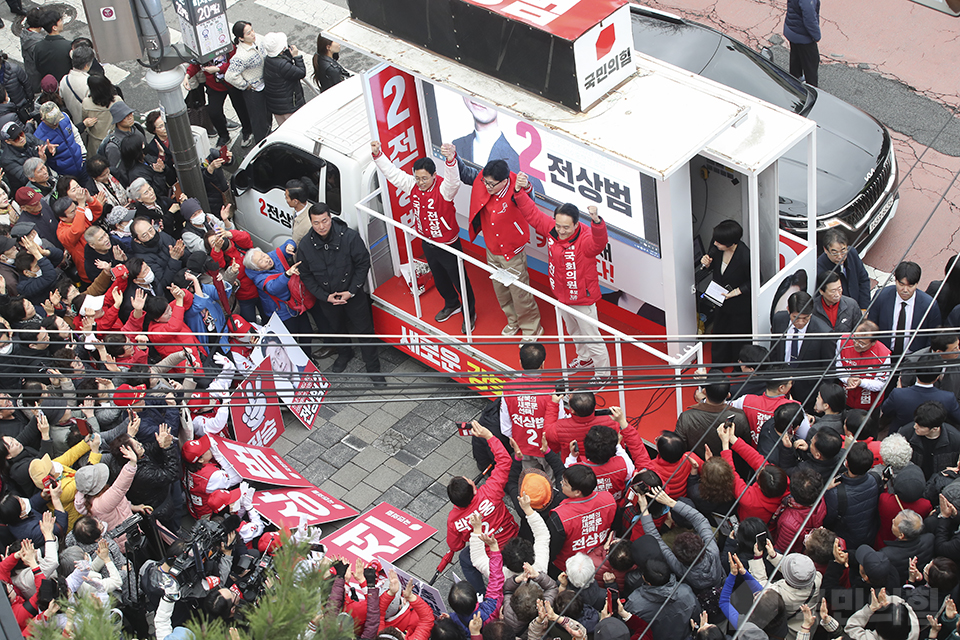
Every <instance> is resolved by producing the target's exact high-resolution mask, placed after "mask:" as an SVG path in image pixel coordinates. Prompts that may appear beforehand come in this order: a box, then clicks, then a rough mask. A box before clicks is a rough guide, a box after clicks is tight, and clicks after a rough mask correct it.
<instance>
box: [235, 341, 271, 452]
mask: <svg viewBox="0 0 960 640" xmlns="http://www.w3.org/2000/svg"><path fill="white" fill-rule="evenodd" d="M230 417H231V418H232V419H233V432H234V434H235V435H236V436H237V441H238V442H243V443H245V444H251V445H254V446H258V447H269V446H270V445H271V444H273V443H274V441H276V439H277V438H279V437H280V435H281V434H282V433H283V431H284V427H283V414H282V413H281V411H280V401H279V400H278V399H277V390H276V387H275V386H274V381H273V374H272V373H271V368H270V361H269V360H267V359H264V361H263V362H261V363H260V364H259V366H257V367H256V368H255V369H254V370H253V371H252V372H251V373H250V375H249V376H247V378H246V380H244V381H243V382H241V383H240V386H238V387H237V390H236V391H235V392H234V393H233V396H232V397H231V398H230Z"/></svg>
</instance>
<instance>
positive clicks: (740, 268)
mask: <svg viewBox="0 0 960 640" xmlns="http://www.w3.org/2000/svg"><path fill="white" fill-rule="evenodd" d="M742 238H743V227H741V226H740V225H739V224H738V223H737V222H734V221H733V220H724V221H723V222H721V223H720V224H718V225H717V226H716V227H714V228H713V246H712V247H710V251H709V252H708V253H707V255H705V256H703V258H701V259H700V263H701V264H702V265H703V266H704V267H712V268H713V281H714V282H716V283H717V284H719V285H720V286H722V287H723V288H725V289H726V290H727V293H726V296H725V298H726V299H725V300H724V302H723V305H721V306H720V307H719V308H717V311H716V313H715V314H714V316H713V333H714V335H721V336H722V335H730V334H746V335H747V336H748V337H747V338H737V339H728V340H723V339H721V340H715V341H713V343H711V347H710V353H711V357H710V361H711V362H713V363H715V364H716V365H717V366H720V367H730V366H733V365H735V364H736V362H737V359H738V356H739V354H740V348H741V347H742V346H743V345H745V344H749V343H751V342H752V340H750V339H749V335H750V334H751V333H753V321H752V317H753V316H752V312H753V309H752V305H751V304H750V249H749V248H748V247H747V245H745V244H744V243H742V242H741V239H742Z"/></svg>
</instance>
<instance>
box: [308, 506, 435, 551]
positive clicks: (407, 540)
mask: <svg viewBox="0 0 960 640" xmlns="http://www.w3.org/2000/svg"><path fill="white" fill-rule="evenodd" d="M436 532H437V530H436V529H434V528H433V527H431V526H430V525H428V524H426V523H425V522H421V521H420V520H417V519H416V518H414V517H413V516H411V515H410V514H408V513H404V512H403V511H400V509H397V508H396V507H394V506H391V505H389V504H387V503H386V502H381V503H380V504H378V505H377V506H375V507H374V508H373V509H370V511H367V512H366V513H364V514H363V515H361V516H360V517H358V518H357V519H356V520H354V521H353V522H351V523H350V524H348V525H346V526H345V527H341V528H340V529H337V530H336V531H334V532H333V533H331V534H330V535H329V536H327V537H326V538H324V539H323V540H321V541H320V542H321V543H323V544H324V545H326V547H327V556H328V557H334V556H342V557H344V558H347V559H348V561H349V562H353V561H354V560H356V559H357V558H360V559H362V560H363V561H364V562H370V561H371V560H373V559H374V558H376V557H380V558H383V559H384V560H389V561H390V562H396V560H397V558H401V557H403V556H404V555H406V554H407V553H410V552H411V551H413V550H414V549H415V548H417V546H419V545H420V544H422V543H423V542H425V541H426V540H427V538H429V537H430V536H432V535H433V534H435V533H436Z"/></svg>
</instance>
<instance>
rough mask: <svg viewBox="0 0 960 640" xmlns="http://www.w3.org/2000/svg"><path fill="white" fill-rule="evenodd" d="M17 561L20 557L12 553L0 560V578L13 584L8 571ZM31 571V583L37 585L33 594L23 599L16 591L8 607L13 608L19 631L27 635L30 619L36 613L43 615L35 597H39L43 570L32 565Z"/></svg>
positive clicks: (35, 615)
mask: <svg viewBox="0 0 960 640" xmlns="http://www.w3.org/2000/svg"><path fill="white" fill-rule="evenodd" d="M19 561H20V559H19V558H17V557H16V556H15V555H13V554H12V553H11V554H10V555H8V556H7V557H6V558H4V559H3V560H2V561H0V580H2V581H3V582H9V583H10V584H13V583H12V581H11V576H10V573H11V572H12V571H13V568H14V567H15V566H17V562H19ZM32 571H33V583H34V585H36V587H37V588H36V590H35V591H34V592H33V596H31V597H30V599H29V600H24V598H23V596H21V595H20V593H19V592H18V593H17V597H16V598H14V600H13V602H11V603H10V608H11V609H13V615H14V617H15V618H16V619H17V624H18V625H20V632H21V633H24V634H25V635H27V636H28V635H29V634H27V633H26V631H27V626H28V625H29V624H30V621H31V620H33V619H34V618H35V617H37V616H38V615H43V612H42V611H39V610H38V609H37V599H38V598H39V597H40V583H41V582H43V572H41V571H40V567H34V568H33V569H32Z"/></svg>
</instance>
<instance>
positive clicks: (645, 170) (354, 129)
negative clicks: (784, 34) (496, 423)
mask: <svg viewBox="0 0 960 640" xmlns="http://www.w3.org/2000/svg"><path fill="white" fill-rule="evenodd" d="M451 2H463V3H466V4H470V5H473V6H474V7H475V8H476V7H477V6H479V5H491V4H496V3H493V2H491V0H483V1H481V0H451ZM500 4H502V5H509V4H510V3H500ZM514 4H522V3H514ZM566 4H571V3H566ZM572 4H573V5H576V4H577V3H576V2H574V3H572ZM580 4H584V3H580ZM586 4H589V3H586ZM594 4H595V5H597V6H598V7H600V6H601V5H602V7H601V8H602V9H603V10H604V11H606V13H604V14H603V15H602V16H600V17H598V16H596V15H593V14H589V13H585V14H584V17H581V18H580V22H581V23H580V24H579V26H577V25H574V26H577V28H576V37H575V38H573V47H577V46H578V43H581V44H583V43H586V45H589V46H588V48H587V50H588V51H589V52H590V55H594V53H595V54H596V58H597V59H592V58H591V59H589V60H588V61H587V63H585V64H582V65H580V68H578V69H577V70H576V73H577V74H578V75H577V78H578V82H579V88H580V93H579V99H580V100H581V104H580V106H579V107H578V108H570V107H569V106H565V105H563V104H560V103H558V102H557V100H555V99H547V98H544V97H541V96H540V95H536V94H535V93H533V92H531V91H529V90H527V89H524V88H520V87H518V86H517V85H516V84H514V83H510V82H506V81H504V80H501V79H498V78H496V77H493V76H492V75H489V74H488V73H484V72H482V71H478V70H477V69H474V68H471V67H470V66H468V65H467V64H463V63H460V62H457V61H454V60H451V59H450V58H448V57H445V56H442V55H439V54H438V53H436V52H434V51H431V50H430V49H428V48H427V47H426V46H414V45H413V44H411V43H410V42H406V41H404V40H401V39H399V38H397V37H395V36H394V35H391V34H388V33H386V32H384V31H381V30H379V29H377V28H375V27H373V26H371V25H369V24H366V23H364V22H361V21H360V20H358V19H356V18H348V19H345V20H343V21H342V22H340V23H338V24H336V25H335V26H333V27H332V28H330V29H329V30H328V31H327V32H326V35H327V37H329V38H331V39H333V40H337V41H339V42H341V43H343V44H344V45H345V46H349V47H351V48H353V49H355V50H359V51H362V52H364V53H366V54H368V55H370V56H372V57H375V58H377V59H378V60H380V61H381V63H380V64H379V65H377V66H375V67H374V68H372V69H371V70H369V71H368V72H365V73H363V74H362V75H357V76H355V77H353V78H350V79H348V80H346V81H344V82H342V83H340V84H338V85H336V86H335V87H333V88H331V89H329V90H328V91H326V92H325V93H323V94H322V95H321V96H319V97H317V98H315V99H314V100H312V101H311V102H310V103H308V104H307V105H306V106H305V107H303V108H302V109H300V110H299V111H298V112H297V113H296V114H294V115H293V116H292V117H291V118H290V119H289V120H287V121H286V122H285V123H284V124H283V125H282V126H281V127H279V129H278V130H277V131H275V132H274V133H273V134H271V135H270V136H269V137H268V138H267V139H266V140H264V141H263V142H261V143H260V144H258V145H257V146H256V147H255V148H254V149H253V150H252V151H251V153H250V154H249V155H248V156H247V157H246V159H245V160H244V161H243V163H242V164H241V166H240V167H239V170H238V171H237V173H236V174H235V175H234V177H233V185H232V186H233V190H234V192H235V194H236V196H237V208H238V211H237V222H238V224H239V225H240V226H241V227H242V228H244V229H246V230H248V231H250V232H251V234H252V235H253V238H254V241H255V242H256V243H257V244H258V245H260V246H262V247H265V248H273V247H276V246H278V245H279V244H280V243H281V242H282V241H283V240H285V239H286V238H288V237H289V236H290V234H291V229H292V226H293V212H292V211H291V209H290V207H288V206H287V204H286V200H285V198H284V187H285V185H286V183H287V181H288V180H290V179H300V180H304V179H305V180H306V181H307V182H308V183H309V184H311V185H313V186H314V187H315V188H316V194H315V196H316V198H317V200H318V201H322V202H326V203H327V204H328V205H329V206H330V208H331V209H333V210H334V211H339V212H340V215H341V216H342V217H343V218H344V219H345V220H346V221H347V222H348V223H349V224H350V225H351V226H353V227H355V228H358V229H359V230H360V232H361V235H362V236H363V237H364V239H365V241H366V242H367V246H368V247H369V249H370V253H371V257H372V268H371V271H370V276H369V288H370V293H371V296H372V298H373V300H374V321H375V325H376V328H377V333H378V336H379V337H381V338H382V339H383V340H385V341H387V342H391V343H394V344H395V345H396V346H397V347H398V348H400V349H402V350H404V351H406V352H407V353H409V354H411V355H413V356H414V357H416V358H418V359H419V360H421V361H423V362H425V363H427V364H428V365H430V366H431V367H433V368H435V369H437V370H439V371H444V372H446V373H449V374H450V375H451V377H452V378H454V379H456V380H460V381H463V382H465V383H467V384H469V385H470V386H472V387H473V388H475V389H478V390H480V391H481V392H485V393H496V392H497V391H498V390H499V387H500V384H501V383H502V382H503V376H502V375H501V374H498V373H497V372H502V371H505V370H506V371H509V370H513V369H516V368H518V365H517V361H516V345H515V344H514V345H504V344H503V340H502V339H499V338H500V336H499V331H500V328H501V326H502V321H503V317H502V313H501V312H500V311H499V310H498V309H497V308H496V307H497V305H496V300H495V299H494V298H493V294H492V287H491V286H490V283H489V282H488V280H489V279H490V278H504V277H507V278H509V275H507V274H503V273H497V272H494V271H493V270H491V269H490V268H489V267H487V265H486V264H485V262H484V260H483V254H482V251H483V249H482V247H483V244H482V243H483V237H482V236H480V237H478V238H477V240H476V242H475V243H469V242H468V241H467V240H468V236H467V232H466V220H467V208H468V207H467V203H468V202H469V192H470V185H464V186H463V187H462V188H461V189H460V192H459V194H458V196H457V201H456V202H457V205H458V207H457V209H458V219H459V221H460V226H461V234H460V235H461V239H462V240H463V242H464V250H465V252H464V253H463V254H458V258H459V259H460V261H461V264H463V265H464V269H465V271H466V272H469V276H470V279H471V281H472V283H473V287H474V290H475V291H476V293H477V307H478V309H479V314H478V315H479V320H478V325H477V328H476V329H474V330H473V331H472V332H469V333H468V334H466V335H461V334H459V329H460V327H459V324H460V323H459V322H458V323H449V324H448V325H439V324H437V323H436V322H434V320H433V313H434V312H435V310H434V311H431V312H429V313H424V312H423V311H422V308H423V307H427V308H429V309H433V306H436V304H439V303H438V302H437V300H438V299H439V295H438V294H437V293H436V292H435V291H433V290H430V289H426V290H423V291H421V289H419V288H418V287H411V286H410V283H409V282H408V281H405V280H404V278H403V277H402V270H401V267H402V266H403V265H404V264H405V263H408V262H410V259H409V258H408V256H411V255H412V256H414V257H416V256H417V255H418V243H419V242H422V241H423V240H420V239H419V238H418V237H417V235H416V233H415V232H414V231H413V230H412V228H411V227H412V225H411V220H410V218H409V216H410V212H409V207H408V204H409V203H408V201H407V200H406V199H405V198H404V196H403V194H399V193H397V191H396V190H395V189H394V188H393V187H392V186H391V185H389V184H388V183H386V181H385V180H383V178H382V176H380V175H379V174H378V172H377V170H376V167H375V166H374V164H373V162H372V158H371V155H370V144H369V143H370V141H371V140H372V139H374V138H376V139H379V140H380V141H381V143H382V145H383V149H384V152H385V153H386V154H387V155H388V157H389V158H390V160H391V161H393V162H394V164H396V165H397V166H399V167H400V168H401V169H404V170H405V171H408V172H412V163H413V162H414V161H415V160H416V159H417V158H420V157H423V156H425V155H429V156H431V157H434V158H436V159H437V161H438V165H439V163H440V162H441V159H440V154H439V147H440V145H441V143H443V142H452V143H454V144H455V145H456V146H457V148H458V154H459V155H460V157H461V159H463V160H466V161H468V162H472V163H473V164H475V165H478V166H482V165H483V164H484V163H485V162H486V161H487V159H494V158H496V157H504V158H507V159H508V163H510V164H511V169H513V170H514V171H518V170H523V171H524V172H525V173H527V174H528V175H529V176H531V179H532V180H533V181H534V185H535V188H536V191H537V194H538V195H537V201H538V204H540V206H541V207H542V208H543V209H544V210H545V211H547V212H549V213H551V214H552V211H553V208H554V206H555V205H556V204H558V203H560V202H573V203H575V204H577V205H578V206H579V207H580V209H581V210H583V211H585V210H586V207H587V206H588V205H594V204H595V205H596V206H598V207H599V208H600V212H601V215H602V216H603V217H604V218H605V220H606V221H607V225H608V228H609V231H610V241H609V244H608V247H607V250H606V251H605V252H604V253H603V254H601V255H600V256H599V257H598V260H597V269H598V274H599V277H600V282H601V286H602V288H603V291H604V302H602V303H601V306H600V309H599V310H600V322H601V324H600V329H601V334H602V335H603V336H604V337H605V339H609V341H608V345H609V347H610V348H611V350H612V357H611V360H612V362H613V363H614V364H616V365H617V366H618V367H623V368H625V370H629V369H630V368H631V367H637V366H645V367H651V366H659V367H662V368H663V370H664V371H669V372H673V371H683V370H685V369H686V368H688V367H689V368H692V367H696V366H697V365H698V364H699V363H700V362H702V359H703V346H702V342H701V341H700V340H698V339H697V334H698V315H699V314H698V310H697V302H698V289H697V274H696V271H697V264H698V258H699V251H702V250H703V247H707V248H708V247H709V246H710V235H711V233H712V228H713V226H714V225H715V224H716V223H717V222H719V221H720V219H722V218H719V217H715V218H714V219H711V218H710V216H708V215H705V211H706V210H707V207H706V200H705V199H706V195H705V194H703V189H702V188H701V187H699V186H697V187H695V185H694V184H693V183H694V180H695V179H697V178H694V176H701V175H702V171H704V170H706V171H707V172H708V173H710V175H711V177H716V180H715V182H714V183H711V184H710V189H711V192H710V198H711V200H710V209H711V212H712V211H713V210H717V211H722V212H723V217H726V218H732V219H735V220H737V221H738V222H740V223H741V225H742V226H743V228H744V242H745V243H746V244H747V245H748V246H749V247H750V248H751V249H752V252H751V258H752V267H753V268H752V279H753V281H752V282H751V285H752V286H751V296H752V302H753V309H754V321H753V330H754V332H755V333H757V334H762V333H765V332H767V331H768V330H769V309H770V306H771V304H773V296H774V292H775V291H776V290H777V287H778V285H779V284H780V282H781V280H783V279H784V278H785V277H786V276H787V275H788V274H792V273H794V272H795V271H796V270H797V269H800V268H803V269H805V270H806V271H807V273H808V274H810V275H811V276H813V275H814V274H815V273H816V269H815V260H816V249H817V248H816V246H815V244H816V243H815V239H807V238H804V237H800V236H795V235H792V234H789V233H787V232H785V231H783V230H781V229H780V224H779V205H778V178H777V166H778V160H779V159H781V158H782V157H784V156H785V155H786V154H788V153H789V154H790V155H791V158H796V157H797V156H798V155H799V156H800V157H802V158H806V174H807V185H806V186H807V193H806V200H807V202H808V207H807V228H816V215H815V211H816V199H817V189H816V179H817V177H816V157H817V153H816V129H817V127H816V123H814V122H812V121H811V120H809V119H807V118H805V117H803V116H801V115H798V114H796V113H793V112H790V111H788V110H785V109H782V108H779V107H777V106H774V105H771V104H769V103H766V102H764V101H762V100H759V99H757V98H754V97H752V96H750V95H747V94H745V93H742V92H740V91H737V90H735V89H731V88H729V87H727V86H724V85H721V84H719V83H717V82H714V81H712V80H708V79H706V78H703V77H701V76H698V75H696V74H694V73H690V72H688V71H684V70H682V69H679V68H677V67H674V66H672V65H669V64H666V63H663V62H660V61H658V60H656V59H653V58H650V57H648V56H646V55H643V54H640V53H638V52H637V51H636V50H635V49H634V47H633V43H632V39H631V28H630V20H631V15H630V7H629V6H628V4H627V3H626V1H625V0H604V1H603V2H598V3H594ZM480 8H482V9H484V10H485V11H490V12H491V13H495V14H498V15H499V17H500V18H503V19H506V20H508V21H514V22H516V23H517V24H521V25H523V26H526V27H528V28H531V26H530V20H529V19H527V18H529V16H528V17H527V18H523V17H520V18H518V17H516V16H511V15H508V13H507V12H505V11H504V10H503V8H502V7H496V6H492V7H491V6H484V7H480ZM563 17H565V18H567V17H570V16H563ZM524 20H526V22H524ZM569 22H570V21H569V20H568V23H569ZM567 26H569V24H567ZM548 27H549V25H548ZM545 28H546V27H545ZM547 30H548V31H549V28H547ZM558 30H559V29H558ZM566 33H567V34H569V33H570V30H569V29H567V31H566ZM554 35H556V34H554ZM601 44H602V45H603V46H601ZM581 48H582V46H581ZM586 85H589V86H586ZM585 86H586V88H584V87H585ZM491 126H494V127H498V129H499V133H500V135H499V136H494V138H495V141H494V142H492V143H491V142H490V140H491V137H490V127H491ZM791 162H793V163H795V161H794V160H791ZM713 215H715V214H713ZM531 238H532V239H531V246H529V247H528V255H529V256H530V270H531V281H532V289H533V291H534V294H535V295H537V296H538V298H539V304H540V308H541V315H542V317H543V323H544V326H545V329H546V336H545V338H544V341H545V342H546V343H547V346H548V351H549V354H548V367H550V368H555V369H556V368H561V369H562V368H566V364H567V362H568V361H570V360H572V359H573V357H574V354H573V350H572V348H571V346H570V345H569V344H568V343H565V338H566V340H569V338H568V337H566V336H564V335H563V331H562V323H561V322H560V321H559V314H558V312H557V309H558V308H559V307H560V306H562V305H560V304H559V303H557V302H556V301H555V300H554V299H553V296H552V295H551V294H550V290H549V287H548V286H547V285H546V276H545V275H544V273H545V272H546V249H545V245H546V242H545V238H544V237H542V236H539V237H538V236H537V234H536V233H532V234H531ZM785 240H786V241H787V242H788V243H789V246H790V249H789V251H788V252H784V251H783V246H784V241H785ZM812 279H813V278H812V277H811V280H812ZM437 309H439V306H437ZM453 325H456V326H455V327H454V328H453V329H451V328H450V327H451V326H453ZM450 331H452V332H453V333H449V332H450ZM489 335H496V337H497V338H498V340H496V341H488V340H485V339H484V338H483V336H489ZM548 336H552V338H550V337H548ZM625 379H626V378H625ZM625 379H622V380H621V381H620V382H621V383H623V382H624V380H625ZM608 390H609V391H615V392H617V393H618V394H619V395H620V398H619V401H620V403H621V406H623V403H625V402H627V401H628V396H629V397H630V399H629V402H630V404H631V406H637V404H640V406H643V404H644V403H646V406H647V407H648V408H649V409H650V410H651V411H655V410H656V407H655V406H654V404H655V399H657V398H663V394H664V393H666V394H667V395H669V393H670V389H667V390H666V391H664V389H662V388H661V389H647V388H643V385H642V384H636V383H632V384H620V385H617V386H616V387H610V388H609V389H608ZM682 395H683V394H682V390H681V388H680V385H679V383H678V385H677V387H676V388H675V397H676V403H675V404H674V403H666V405H665V407H664V408H663V411H664V412H665V413H664V417H666V416H667V414H672V415H674V416H675V415H676V413H677V411H679V410H681V409H682V407H683V406H684V398H683V397H682ZM633 396H636V397H633ZM635 403H637V404H635ZM660 404H663V402H662V400H661V402H660Z"/></svg>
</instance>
